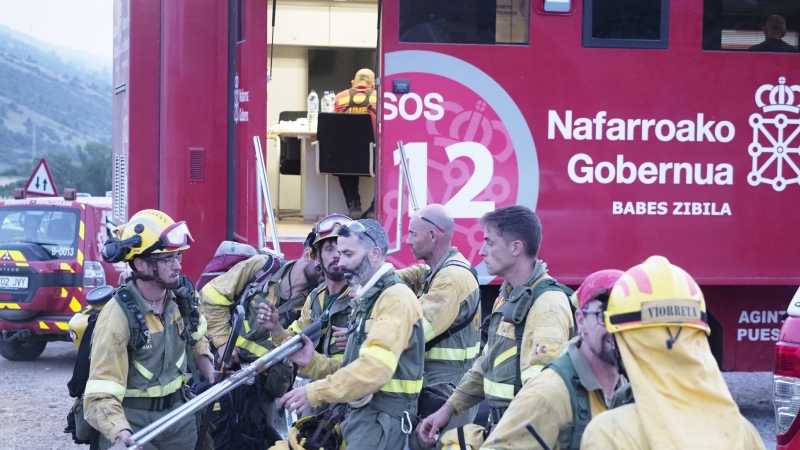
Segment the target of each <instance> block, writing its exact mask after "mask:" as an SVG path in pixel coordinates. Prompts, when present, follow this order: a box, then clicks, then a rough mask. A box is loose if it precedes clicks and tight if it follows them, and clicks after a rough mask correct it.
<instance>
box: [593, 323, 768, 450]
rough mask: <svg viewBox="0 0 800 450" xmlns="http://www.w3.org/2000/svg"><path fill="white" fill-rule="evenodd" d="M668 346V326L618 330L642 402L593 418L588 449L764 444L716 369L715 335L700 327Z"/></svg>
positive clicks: (728, 449) (746, 449) (741, 448)
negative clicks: (711, 339)
mask: <svg viewBox="0 0 800 450" xmlns="http://www.w3.org/2000/svg"><path fill="white" fill-rule="evenodd" d="M670 328H671V330H670V331H671V333H672V334H671V335H672V336H676V335H677V333H678V331H679V330H680V335H679V336H678V337H677V339H676V340H675V342H674V344H673V345H672V348H668V347H667V345H666V341H667V339H668V338H669V337H670V333H669V332H668V331H667V328H666V327H653V328H643V329H635V330H626V331H622V332H619V333H617V334H616V338H617V339H616V342H617V348H618V349H619V353H620V356H621V357H622V362H623V364H624V365H625V371H626V373H627V375H628V378H629V379H630V383H631V389H632V390H633V394H634V397H635V403H632V404H627V405H624V406H621V407H619V408H615V409H613V410H611V411H608V412H606V413H604V414H600V415H599V416H597V418H596V419H594V420H592V421H591V422H589V426H587V427H586V431H584V433H583V439H582V440H581V450H584V449H588V450H599V449H602V450H614V449H620V450H622V449H625V450H627V449H641V450H648V449H652V450H679V449H689V448H691V449H695V448H696V449H701V448H702V449H724V450H755V449H763V448H764V443H763V442H762V441H761V437H760V436H759V434H758V432H757V431H756V429H755V427H753V425H752V424H751V423H750V422H748V421H747V419H745V418H744V417H743V416H742V415H741V413H740V412H739V407H738V406H737V405H736V402H735V401H734V400H733V397H732V396H731V393H730V391H729V390H728V386H727V385H726V384H725V380H724V379H723V378H722V374H721V373H720V371H719V368H718V367H717V363H716V361H715V360H714V356H713V355H712V354H711V348H710V347H709V344H708V337H707V336H706V334H705V332H703V331H702V330H698V329H695V328H686V327H684V328H679V327H677V326H675V327H670Z"/></svg>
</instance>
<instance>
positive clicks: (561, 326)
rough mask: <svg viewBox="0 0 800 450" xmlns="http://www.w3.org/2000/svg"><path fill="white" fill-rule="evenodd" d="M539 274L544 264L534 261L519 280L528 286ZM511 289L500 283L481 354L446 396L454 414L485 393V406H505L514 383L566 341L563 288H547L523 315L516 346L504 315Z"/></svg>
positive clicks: (567, 319)
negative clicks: (453, 390)
mask: <svg viewBox="0 0 800 450" xmlns="http://www.w3.org/2000/svg"><path fill="white" fill-rule="evenodd" d="M540 265H541V266H540ZM544 277H548V275H546V274H545V270H544V263H541V262H538V263H537V265H536V268H535V269H534V271H533V272H532V273H531V277H530V278H529V279H528V280H527V281H526V282H525V283H524V285H525V286H532V285H533V284H534V283H535V282H536V281H538V280H539V279H541V278H544ZM511 290H512V289H511V286H509V285H508V283H504V284H503V286H502V287H501V289H500V296H499V297H498V298H497V300H496V301H495V304H494V308H493V309H492V315H491V316H490V318H489V340H488V342H487V343H486V346H485V347H484V349H483V353H482V354H481V356H480V357H479V358H478V359H477V360H476V361H475V363H474V364H473V365H472V368H471V369H470V370H469V371H468V372H467V374H466V375H464V378H462V380H461V382H460V383H459V385H458V387H457V388H456V391H455V392H454V393H453V395H452V396H451V397H450V399H448V403H450V404H451V405H452V406H453V408H454V409H455V411H456V413H459V414H460V413H461V412H463V411H465V410H467V409H469V408H471V407H472V406H475V405H477V404H478V403H480V402H481V400H483V399H484V398H485V399H486V400H487V402H488V403H489V406H490V407H493V408H507V407H508V405H509V403H511V400H512V399H513V398H514V395H515V394H516V392H515V389H516V387H515V386H521V385H522V384H525V381H527V380H528V379H530V378H531V377H532V376H534V375H536V374H537V373H539V372H540V371H541V370H542V368H544V366H545V365H546V364H547V363H549V362H550V361H552V360H553V359H555V358H556V357H557V356H558V355H559V354H560V353H561V350H562V347H563V346H564V344H566V343H567V341H568V340H569V334H570V329H572V326H573V320H572V311H571V310H570V307H569V300H568V299H567V296H566V295H564V293H563V292H558V291H548V292H544V293H543V294H542V295H541V296H539V298H537V299H536V300H535V301H534V302H533V305H532V306H531V307H530V310H529V311H528V313H527V315H526V317H525V319H524V329H523V333H522V345H521V347H520V346H519V345H518V343H517V339H516V328H515V325H514V324H513V323H509V322H506V321H505V320H504V319H503V305H504V304H505V303H506V297H507V296H508V295H509V294H510V293H511ZM518 374H519V375H518Z"/></svg>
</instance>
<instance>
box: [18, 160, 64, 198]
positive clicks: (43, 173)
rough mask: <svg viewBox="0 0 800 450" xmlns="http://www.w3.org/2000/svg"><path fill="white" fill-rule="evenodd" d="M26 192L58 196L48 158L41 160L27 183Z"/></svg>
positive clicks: (44, 195)
mask: <svg viewBox="0 0 800 450" xmlns="http://www.w3.org/2000/svg"><path fill="white" fill-rule="evenodd" d="M25 192H26V193H28V194H34V195H41V196H43V197H58V189H57V188H56V184H55V183H54V182H53V175H51V174H50V167H48V166H47V160H45V159H44V158H42V159H40V160H39V164H37V165H36V169H34V171H33V174H32V175H31V178H30V179H29V180H28V184H26V185H25Z"/></svg>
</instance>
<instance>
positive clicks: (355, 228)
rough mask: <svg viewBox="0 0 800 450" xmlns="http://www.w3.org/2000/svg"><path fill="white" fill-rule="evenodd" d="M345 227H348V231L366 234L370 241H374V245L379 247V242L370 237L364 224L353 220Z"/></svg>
mask: <svg viewBox="0 0 800 450" xmlns="http://www.w3.org/2000/svg"><path fill="white" fill-rule="evenodd" d="M344 226H345V227H347V229H348V230H350V231H352V232H354V233H364V235H365V236H367V237H368V238H369V240H370V241H372V243H373V244H375V246H376V247H377V246H378V242H377V241H376V240H375V238H373V237H372V236H370V235H369V233H368V232H367V229H366V227H364V224H363V223H361V222H359V221H356V220H351V221H350V222H347V223H346V224H344Z"/></svg>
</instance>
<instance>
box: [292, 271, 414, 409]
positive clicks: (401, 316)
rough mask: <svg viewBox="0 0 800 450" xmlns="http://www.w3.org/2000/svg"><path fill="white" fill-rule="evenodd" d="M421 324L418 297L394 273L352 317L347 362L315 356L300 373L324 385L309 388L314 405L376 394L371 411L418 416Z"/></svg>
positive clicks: (308, 391) (389, 275)
mask: <svg viewBox="0 0 800 450" xmlns="http://www.w3.org/2000/svg"><path fill="white" fill-rule="evenodd" d="M370 308H371V312H370V313H369V315H366V314H365V313H366V311H368V310H369V309H370ZM362 319H365V320H362ZM421 319H422V311H421V309H420V307H419V302H417V300H416V297H415V296H414V293H413V292H412V291H411V290H410V289H409V288H408V286H406V285H405V284H403V283H402V281H401V280H400V279H399V278H397V277H396V275H395V274H394V271H392V270H390V271H389V272H388V273H386V274H385V275H384V276H383V277H382V278H381V279H380V281H379V282H378V283H376V285H375V287H373V288H372V289H370V290H369V291H368V292H367V293H366V294H365V295H363V296H362V298H361V299H360V303H359V304H358V307H357V308H355V310H354V311H353V313H352V314H351V316H350V326H349V329H350V330H351V331H350V335H349V340H348V343H347V348H346V349H345V358H344V361H343V362H340V361H337V360H335V359H331V358H325V357H324V356H323V355H320V354H316V355H314V359H313V360H312V362H311V364H309V365H308V367H306V368H304V369H303V370H302V371H301V372H303V373H305V374H308V375H309V376H310V377H311V378H313V379H315V380H319V381H315V382H313V383H310V384H308V385H307V386H306V393H307V394H308V400H309V403H310V404H311V406H317V405H319V404H320V403H345V402H352V401H356V400H359V399H361V398H363V397H365V396H367V395H369V394H373V396H372V399H371V400H370V402H369V406H371V407H373V408H375V409H378V410H380V411H383V412H386V413H387V414H389V415H392V416H394V417H397V416H398V415H401V414H402V412H403V411H407V412H408V413H409V414H410V416H411V417H415V415H416V405H417V398H418V396H419V392H420V390H422V376H423V358H424V351H425V348H424V347H425V337H424V333H423V331H422V320H421ZM362 331H363V334H364V340H363V342H361V343H360V345H359V343H358V342H357V341H358V334H359V333H360V332H362Z"/></svg>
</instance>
